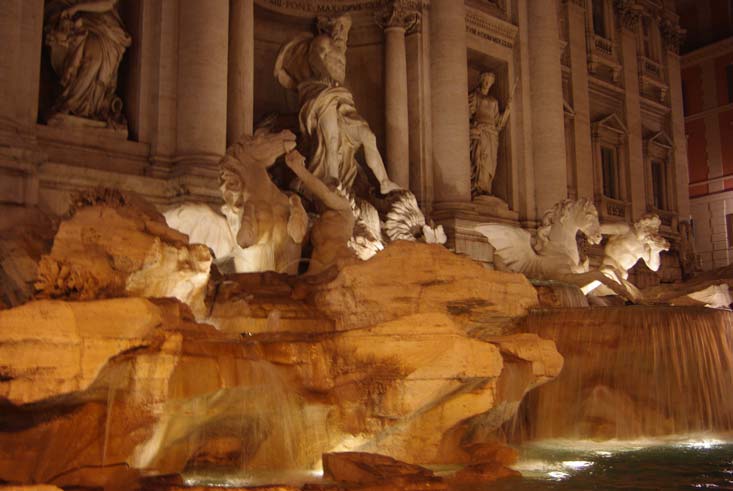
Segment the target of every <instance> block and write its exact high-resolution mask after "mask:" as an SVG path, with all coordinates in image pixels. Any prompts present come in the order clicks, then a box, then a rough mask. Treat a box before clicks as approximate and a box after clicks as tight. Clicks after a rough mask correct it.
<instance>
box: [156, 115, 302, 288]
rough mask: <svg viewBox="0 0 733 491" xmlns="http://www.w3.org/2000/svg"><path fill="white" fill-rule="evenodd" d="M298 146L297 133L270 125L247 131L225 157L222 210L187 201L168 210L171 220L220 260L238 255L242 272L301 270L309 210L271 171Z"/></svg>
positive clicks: (236, 266) (236, 264) (236, 261)
mask: <svg viewBox="0 0 733 491" xmlns="http://www.w3.org/2000/svg"><path fill="white" fill-rule="evenodd" d="M293 149H295V135H294V134H293V133H292V132H290V131H288V130H284V131H281V132H278V133H272V132H270V131H269V130H268V129H266V128H260V129H258V130H257V131H255V134H254V136H249V135H245V136H243V137H242V138H241V139H240V140H239V141H238V142H237V143H236V144H234V145H232V146H231V147H230V148H229V149H228V150H227V154H226V156H225V157H224V158H223V159H222V161H221V164H220V165H221V181H222V185H221V192H222V195H223V198H224V202H225V204H224V205H223V206H222V208H221V212H222V213H221V214H219V213H216V212H215V211H214V210H212V209H211V208H210V207H208V206H206V205H203V204H192V203H188V204H183V205H181V206H178V207H176V208H173V209H171V210H169V211H167V212H166V213H165V214H164V215H165V218H166V221H167V222H168V225H169V226H170V227H172V228H174V229H176V230H179V231H181V232H183V233H186V234H188V235H189V241H190V242H191V243H203V244H206V245H207V246H209V248H211V249H212V250H213V251H214V255H215V256H216V259H217V261H216V262H217V263H218V264H221V263H223V262H226V261H227V260H230V259H231V260H233V263H234V270H235V271H236V272H238V273H245V272H256V271H278V272H285V273H291V274H295V273H297V270H298V264H299V261H300V256H301V243H302V242H303V239H304V237H305V235H306V232H307V228H308V215H307V214H306V212H305V209H304V208H303V205H302V204H301V201H300V197H299V196H297V195H295V194H292V195H290V196H288V195H287V194H285V193H284V192H282V191H281V190H280V189H278V188H277V186H275V184H274V183H273V182H272V181H271V180H270V176H269V175H268V173H267V169H268V167H270V166H272V164H273V163H274V162H275V159H277V158H278V157H279V156H281V155H283V154H285V153H286V152H289V151H291V150H293Z"/></svg>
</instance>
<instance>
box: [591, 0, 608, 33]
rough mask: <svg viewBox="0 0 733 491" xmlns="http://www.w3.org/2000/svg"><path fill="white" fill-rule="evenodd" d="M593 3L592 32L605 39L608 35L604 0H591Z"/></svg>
mask: <svg viewBox="0 0 733 491" xmlns="http://www.w3.org/2000/svg"><path fill="white" fill-rule="evenodd" d="M592 3H593V33H594V34H595V35H596V36H601V37H604V38H606V39H608V38H609V36H608V26H607V25H606V1H605V0H592Z"/></svg>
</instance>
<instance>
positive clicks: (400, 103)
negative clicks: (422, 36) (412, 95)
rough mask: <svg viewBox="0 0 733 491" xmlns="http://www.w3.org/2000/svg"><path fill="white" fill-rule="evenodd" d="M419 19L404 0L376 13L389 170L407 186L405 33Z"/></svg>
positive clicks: (408, 143) (392, 176)
mask: <svg viewBox="0 0 733 491" xmlns="http://www.w3.org/2000/svg"><path fill="white" fill-rule="evenodd" d="M419 21H420V13H419V12H417V11H416V10H415V9H413V8H410V7H409V6H408V5H407V2H406V1H405V0H394V1H393V2H392V3H391V4H390V5H388V6H387V7H386V9H385V10H384V11H382V12H380V13H379V14H378V15H377V24H379V25H380V26H382V27H383V28H384V72H385V73H384V90H385V94H384V105H385V107H384V115H385V128H386V130H387V131H386V140H387V142H386V143H387V151H386V157H387V159H386V160H387V173H388V174H389V177H390V179H392V180H393V181H394V182H396V183H397V184H399V185H400V186H402V187H403V188H405V189H409V187H410V127H409V117H408V111H407V59H406V51H405V34H406V33H407V32H408V31H410V30H411V29H414V28H415V26H416V25H417V24H418V22H419Z"/></svg>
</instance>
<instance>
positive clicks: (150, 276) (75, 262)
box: [36, 189, 212, 316]
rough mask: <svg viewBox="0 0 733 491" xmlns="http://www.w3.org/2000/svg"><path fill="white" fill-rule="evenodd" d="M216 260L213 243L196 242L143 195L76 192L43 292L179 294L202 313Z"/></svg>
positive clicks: (44, 261) (41, 278)
mask: <svg viewBox="0 0 733 491" xmlns="http://www.w3.org/2000/svg"><path fill="white" fill-rule="evenodd" d="M211 261H212V258H211V254H210V252H209V250H208V248H206V246H203V245H200V244H194V245H189V244H188V237H187V236H186V235H184V234H181V233H180V232H177V231H175V230H173V229H171V228H169V227H168V226H167V225H166V222H165V219H164V218H163V216H162V215H161V214H160V213H158V212H157V211H156V210H155V208H154V207H152V206H151V205H149V204H147V203H146V202H144V201H143V200H141V199H140V198H137V197H136V196H135V195H133V194H129V193H121V192H119V191H115V190H104V189H103V190H95V191H89V192H88V193H85V194H82V195H80V196H77V197H76V200H75V205H74V207H73V208H72V215H71V217H70V218H69V219H67V220H65V221H63V222H62V223H61V225H60V227H59V230H58V232H57V234H56V237H55V239H54V242H53V248H52V249H51V252H50V254H48V255H45V256H43V257H42V258H41V261H40V264H39V267H38V279H37V282H36V288H37V290H38V291H39V295H40V296H42V297H48V298H64V299H78V300H90V299H97V298H109V297H118V296H128V295H129V296H143V297H176V298H178V299H179V300H181V301H182V302H184V303H187V304H188V305H189V306H190V307H191V308H192V310H193V311H194V313H196V314H197V315H199V316H201V315H203V314H204V313H205V312H206V308H205V306H204V297H205V295H206V285H207V283H208V279H209V269H210V267H211Z"/></svg>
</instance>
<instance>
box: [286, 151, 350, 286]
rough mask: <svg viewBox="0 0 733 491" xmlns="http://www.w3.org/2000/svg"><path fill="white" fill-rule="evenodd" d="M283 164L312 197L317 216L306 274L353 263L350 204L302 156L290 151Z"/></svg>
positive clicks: (331, 181) (332, 182)
mask: <svg viewBox="0 0 733 491" xmlns="http://www.w3.org/2000/svg"><path fill="white" fill-rule="evenodd" d="M285 163H286V164H287V165H288V167H290V169H291V170H292V171H293V172H294V173H295V175H296V176H298V178H300V180H301V181H302V183H303V186H304V187H305V189H307V190H308V191H309V192H310V194H311V195H312V196H314V197H315V199H316V201H317V203H318V206H319V208H320V209H319V212H320V215H319V217H318V219H316V221H315V223H314V224H313V228H312V229H311V245H312V246H313V253H312V254H311V259H310V264H309V267H308V272H307V274H317V273H320V272H322V271H325V270H326V269H328V268H330V267H331V266H339V265H342V264H345V263H348V262H351V261H353V260H354V259H355V258H356V257H357V256H356V254H355V252H354V250H353V249H351V248H350V247H349V241H351V239H352V237H353V235H354V226H355V225H356V217H355V216H354V211H353V210H352V207H351V202H350V200H349V198H348V197H347V195H346V193H345V192H344V190H343V187H342V186H340V185H339V184H340V183H338V181H336V180H334V179H329V183H328V185H327V184H326V183H324V182H323V181H322V180H321V179H319V178H318V177H316V176H315V175H313V174H312V173H311V172H310V171H308V169H306V167H305V157H303V155H302V154H301V153H300V152H298V151H297V150H293V151H291V152H288V154H287V155H286V156H285Z"/></svg>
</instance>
